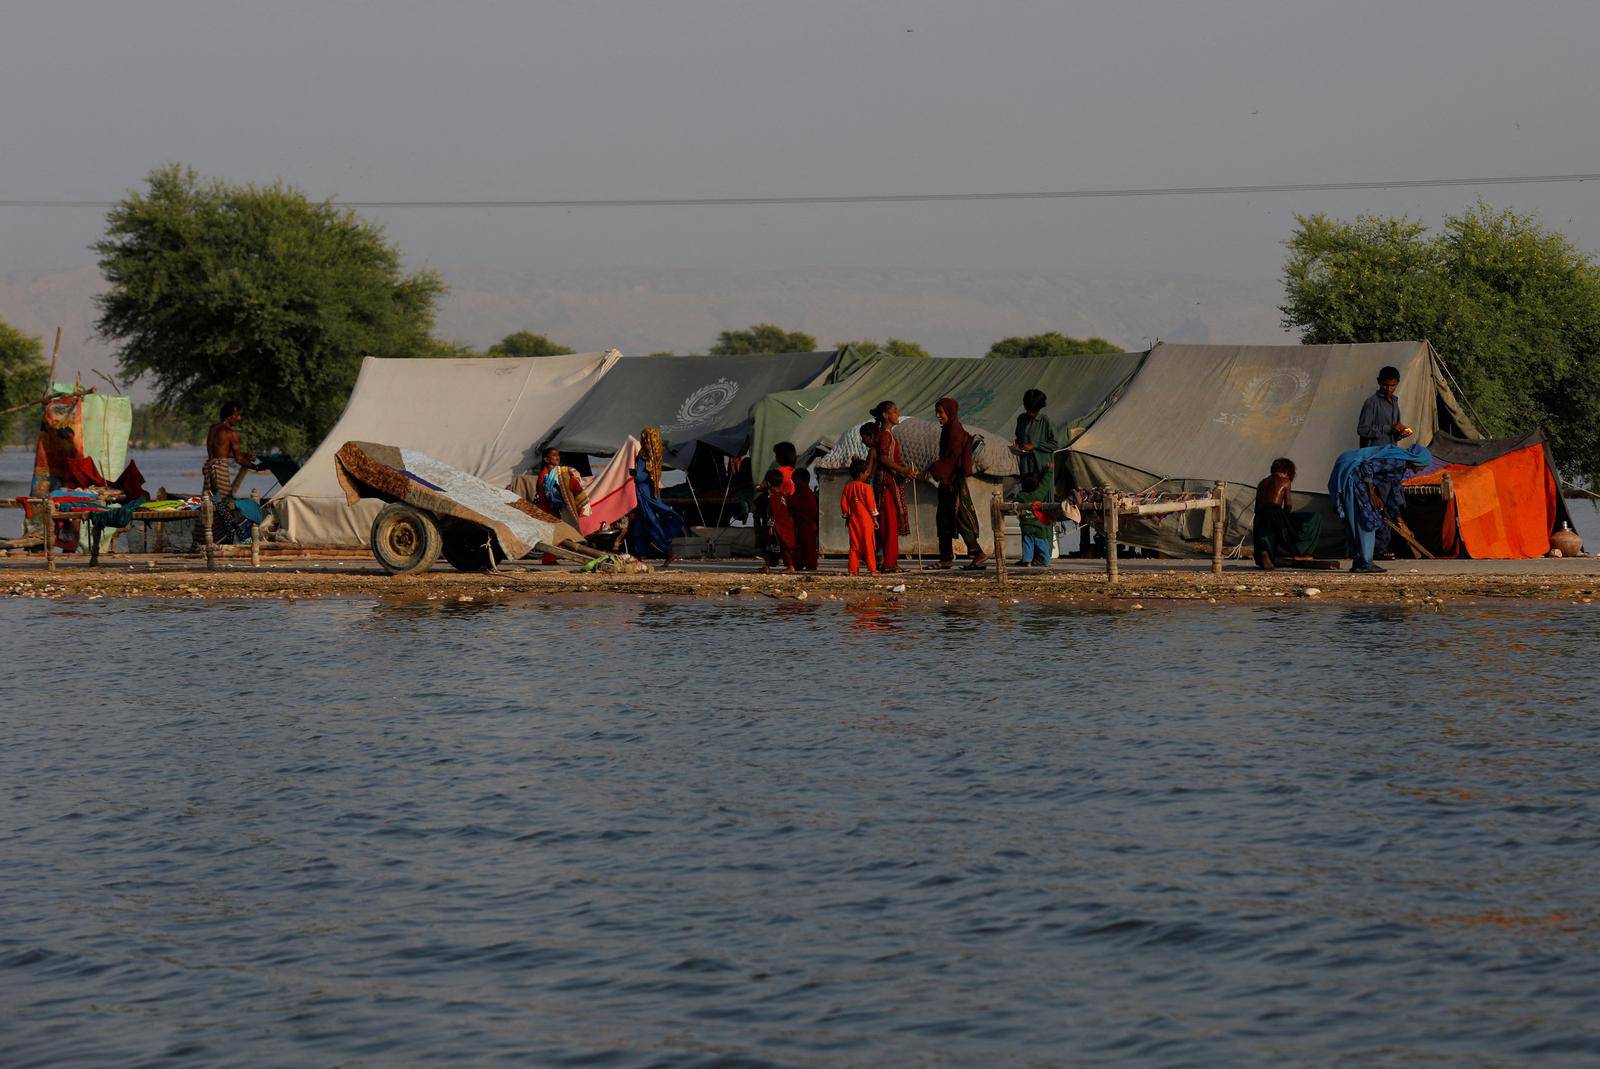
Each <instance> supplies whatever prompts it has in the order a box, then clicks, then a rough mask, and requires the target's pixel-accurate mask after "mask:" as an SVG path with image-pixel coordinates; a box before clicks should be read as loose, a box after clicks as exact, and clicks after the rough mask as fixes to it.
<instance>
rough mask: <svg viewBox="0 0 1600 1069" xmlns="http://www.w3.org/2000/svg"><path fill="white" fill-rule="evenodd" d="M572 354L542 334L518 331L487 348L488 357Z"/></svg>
mask: <svg viewBox="0 0 1600 1069" xmlns="http://www.w3.org/2000/svg"><path fill="white" fill-rule="evenodd" d="M571 353H572V350H571V349H568V348H567V347H566V346H565V345H557V344H556V343H555V342H553V341H551V340H550V339H549V338H547V337H545V336H544V335H543V334H535V333H533V332H532V331H531V330H519V331H517V332H516V333H515V334H507V335H506V336H505V337H503V338H501V339H500V340H499V341H497V342H495V343H494V344H493V345H491V346H489V355H490V356H568V355H570V354H571Z"/></svg>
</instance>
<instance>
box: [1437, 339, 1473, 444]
mask: <svg viewBox="0 0 1600 1069" xmlns="http://www.w3.org/2000/svg"><path fill="white" fill-rule="evenodd" d="M1428 349H1429V350H1430V351H1431V352H1432V353H1433V358H1434V359H1435V360H1437V361H1438V362H1439V370H1440V371H1443V372H1444V378H1445V381H1446V382H1447V383H1449V384H1450V388H1451V389H1452V390H1454V391H1455V395H1456V396H1457V397H1458V398H1460V399H1461V407H1462V408H1465V409H1466V410H1467V415H1469V416H1471V417H1472V419H1473V421H1474V422H1475V423H1477V425H1478V433H1479V434H1482V433H1484V423H1483V417H1482V416H1480V415H1478V410H1477V409H1475V408H1473V407H1472V399H1471V398H1470V397H1468V396H1467V391H1466V390H1465V389H1464V388H1463V387H1462V385H1461V382H1460V381H1459V380H1458V379H1457V378H1456V376H1455V373H1454V372H1453V371H1451V370H1450V365H1449V364H1447V363H1445V360H1444V357H1443V356H1442V355H1440V353H1439V350H1437V349H1435V348H1434V347H1433V346H1432V345H1429V346H1428Z"/></svg>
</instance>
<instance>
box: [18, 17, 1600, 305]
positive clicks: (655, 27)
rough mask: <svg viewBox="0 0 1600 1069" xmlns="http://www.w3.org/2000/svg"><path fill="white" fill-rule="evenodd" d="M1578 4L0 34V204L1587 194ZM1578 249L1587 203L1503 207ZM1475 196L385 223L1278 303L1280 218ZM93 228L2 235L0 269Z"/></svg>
mask: <svg viewBox="0 0 1600 1069" xmlns="http://www.w3.org/2000/svg"><path fill="white" fill-rule="evenodd" d="M1597 42H1600V4H1597V3H1595V2H1594V0H1550V2H1543V3H1541V2H1537V0H1531V2H1527V0H1525V2H1520V3H1509V2H1506V0H1497V2H1472V0H1414V2H1406V0H1385V2H1366V0H1344V2H1341V3H1328V2H1318V3H1295V2H1286V0H1238V2H1232V3H1226V2H1218V3H1205V2H1200V0H1178V2H1149V3H1139V2H1135V0H1125V2H1111V0H1106V2H1101V3H1093V4H1068V3H1042V2H1041V3H1006V2H1003V0H987V2H982V3H979V2H974V0H966V2H963V3H947V2H930V3H894V2H884V0H873V2H871V3H862V2H859V0H857V2H854V3H845V2H837V0H803V2H794V0H787V2H773V3H766V2H756V0H743V2H726V3H723V2H710V0H677V2H673V0H654V2H647V3H620V2H607V0H581V2H570V3H569V2H552V3H531V2H530V3H483V2H471V0H456V2H452V3H443V2H433V3H418V2H382V3H379V2H365V3H336V2H319V3H305V4H302V3H286V2H282V0H271V2H265V0H251V2H249V3H235V2H227V0H210V2H206V3H198V2H197V3H182V2H150V0H140V2H137V3H133V2H116V3H88V2H73V0H52V2H50V3H32V4H23V3H10V4H7V5H6V10H5V12H4V15H3V17H0V145H3V146H4V148H3V151H0V198H9V197H71V198H93V199H112V198H115V197H117V196H120V195H121V194H122V193H123V192H125V191H126V190H128V189H129V188H130V187H133V186H135V185H137V184H138V183H139V182H140V181H141V179H142V178H143V176H144V174H145V173H146V172H147V171H148V170H149V169H150V168H152V167H154V166H156V165H158V164H160V163H162V162H163V161H168V160H178V161H182V162H185V163H188V164H191V165H193V166H194V167H196V168H197V169H199V170H200V171H201V172H202V173H205V174H210V175H219V176H222V177H226V178H228V179H232V180H247V179H248V180H257V181H270V180H271V179H273V178H276V177H279V176H281V177H283V178H285V179H287V180H288V181H290V182H292V183H294V184H296V185H298V186H300V187H302V188H304V189H305V190H307V191H308V192H310V193H312V194H314V195H318V196H323V195H330V194H331V195H336V196H339V197H344V198H348V199H355V200H364V199H395V198H406V199H412V198H455V199H462V198H483V197H488V198H552V197H556V198H559V197H639V196H643V197H661V196H704V195H777V194H803V193H859V192H867V193H906V192H923V191H931V192H945V191H966V190H977V191H996V190H1038V189H1071V188H1081V187H1091V186H1094V187H1100V186H1130V185H1131V186H1164V185H1224V184H1243V183H1261V182H1307V181H1324V180H1346V179H1348V180H1363V179H1383V178H1433V177H1454V176H1470V175H1509V174H1535V173H1541V174H1542V173H1566V172H1600V63H1597V62H1596V60H1597V54H1600V43H1597ZM1483 192H1484V196H1485V197H1486V198H1488V199H1490V200H1491V201H1492V202H1493V203H1496V204H1509V205H1512V206H1516V207H1519V208H1525V209H1538V210H1539V211H1540V212H1542V213H1543V215H1544V218H1545V220H1546V221H1547V222H1548V223H1550V224H1552V225H1554V226H1557V227H1559V228H1561V229H1563V230H1565V231H1566V232H1567V233H1568V234H1570V235H1571V236H1572V237H1573V238H1574V239H1576V240H1577V241H1579V242H1580V244H1583V245H1584V246H1586V247H1588V248H1591V249H1595V248H1600V211H1597V210H1596V209H1597V208H1600V183H1590V184H1584V185H1571V186H1521V187H1501V188H1493V189H1488V190H1485V191H1483ZM1475 195H1476V194H1475V192H1474V191H1473V190H1465V189H1453V190H1443V191H1426V192H1366V193H1338V194H1330V193H1304V194H1293V195H1289V194H1261V195H1250V196H1231V197H1206V198H1176V199H1170V200H1155V199H1146V198H1139V199H1134V200H1126V201H1110V200H1087V201H1085V200H1076V201H1024V202H1008V203H983V204H921V205H892V206H889V205H866V206H850V207H838V206H806V207H755V208H747V207H724V208H707V207H675V208H652V209H635V208H617V209H604V210H600V209H575V210H567V209H520V210H484V209H470V210H462V209H453V210H428V211H422V210H391V211H387V212H383V213H374V214H378V215H380V216H381V218H382V219H383V221H384V222H385V224H386V225H387V226H388V228H389V232H390V234H391V236H392V237H393V238H394V239H395V240H396V241H397V242H399V243H400V244H401V246H402V247H403V248H404V249H405V251H406V253H407V255H408V257H409V258H410V259H411V260H412V261H413V262H417V263H422V262H427V263H431V264H433V265H436V266H440V267H444V268H447V269H448V268H450V267H454V266H484V267H499V268H530V269H552V268H562V267H596V266H624V265H639V266H674V265H684V266H699V267H734V268H740V269H750V268H761V267H787V266H846V265H848V266H929V267H950V268H962V267H966V268H999V267H1034V268H1058V269H1089V270H1114V269H1132V270H1139V271H1158V270H1172V271H1216V272H1227V273H1252V274H1256V273H1260V274H1271V273H1275V272H1276V270H1277V268H1278V265H1279V262H1280V260H1281V249H1280V248H1279V245H1278V243H1279V242H1280V241H1281V240H1282V239H1283V237H1284V236H1285V235H1286V233H1287V232H1288V229H1289V227H1290V226H1291V222H1292V219H1291V217H1292V214H1293V213H1294V212H1296V211H1315V210H1324V211H1328V212H1332V213H1335V214H1340V215H1353V214H1355V213H1356V212H1358V211H1363V210H1372V211H1385V212H1401V211H1407V212H1411V213H1413V214H1417V215H1421V216H1422V217H1424V218H1427V219H1429V220H1435V219H1437V218H1438V217H1439V216H1440V215H1442V214H1443V213H1444V212H1447V211H1450V210H1454V209H1456V208H1459V207H1461V206H1463V205H1465V204H1469V203H1470V202H1471V201H1472V199H1473V198H1474V196H1475ZM100 229H101V213H99V212H96V211H92V210H89V211H85V210H77V211H64V210H49V211H46V210H38V209H21V208H0V270H5V271H14V270H45V269H51V268H57V267H67V266H76V265H81V264H84V263H86V262H89V260H90V259H91V254H90V253H89V252H88V250H87V248H86V246H87V245H88V244H89V243H90V242H91V241H93V240H94V239H95V238H96V237H97V236H98V235H99V233H100Z"/></svg>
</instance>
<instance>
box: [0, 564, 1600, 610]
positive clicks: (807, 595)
mask: <svg viewBox="0 0 1600 1069" xmlns="http://www.w3.org/2000/svg"><path fill="white" fill-rule="evenodd" d="M1388 567H1389V569H1390V570H1389V572H1388V573H1387V574H1385V575H1351V574H1350V573H1349V572H1347V571H1338V572H1332V571H1315V572H1314V571H1288V570H1279V571H1275V572H1261V571H1258V570H1256V569H1255V568H1254V567H1253V566H1251V565H1248V564H1240V563H1231V562H1230V563H1229V565H1228V566H1227V567H1226V568H1225V569H1224V571H1223V574H1222V575H1221V576H1216V575H1213V574H1212V573H1211V571H1210V567H1209V564H1208V562H1201V561H1160V560H1148V561H1147V560H1130V561H1125V562H1124V563H1123V567H1122V577H1121V580H1120V582H1118V583H1117V584H1116V585H1115V586H1113V585H1111V584H1110V583H1108V582H1107V580H1106V574H1105V567H1104V564H1103V563H1100V562H1091V561H1072V562H1065V561H1063V562H1058V563H1057V564H1056V565H1054V566H1053V567H1051V568H1050V569H1049V570H1048V571H1043V570H1039V569H1020V570H1019V569H1017V568H1014V567H1013V568H1009V569H1008V570H1007V578H1006V579H1005V581H1003V582H1002V581H1001V580H1000V579H999V578H998V577H997V576H996V574H995V570H994V568H993V567H992V566H991V567H990V568H989V570H988V571H986V572H982V573H967V572H961V571H955V572H928V571H908V572H904V573H901V574H897V575H892V576H890V575H884V576H868V575H862V576H859V577H854V576H850V575H847V574H845V573H844V571H843V568H842V565H841V564H839V563H836V562H825V563H824V565H823V570H822V571H821V572H818V573H814V574H807V575H782V574H774V575H763V574H761V573H760V572H759V571H757V569H756V566H755V565H754V564H751V563H748V562H744V561H727V560H719V561H691V562H685V563H683V564H680V565H675V566H674V567H673V568H671V569H668V570H666V571H657V572H653V573H651V574H648V575H597V574H584V573H582V572H579V571H577V570H575V569H572V568H569V567H530V566H524V565H513V566H511V567H507V568H503V569H502V570H501V571H499V572H497V573H492V574H478V575H473V574H464V573H461V572H456V571H452V570H450V569H448V568H438V569H435V570H434V571H432V572H429V573H426V574H424V575H417V576H390V575H386V574H384V573H383V572H382V571H381V570H380V569H379V568H378V567H377V565H376V564H374V563H373V562H372V561H371V559H370V558H366V559H353V558H352V559H344V558H324V559H316V560H308V559H290V560H272V561H263V563H262V566H261V567H260V568H259V569H255V568H251V566H250V564H249V562H248V561H247V560H223V561H219V562H218V570H217V571H215V572H206V571H205V570H204V568H203V565H201V564H200V562H198V561H197V560H195V559H194V558H192V557H162V558H155V559H152V558H149V557H144V556H140V557H112V558H107V559H106V560H105V561H103V562H102V564H101V566H100V567H98V568H89V567H88V566H87V564H86V563H85V562H84V561H83V560H82V559H81V558H78V559H74V558H67V559H65V560H63V561H60V562H59V563H58V565H57V570H56V571H55V572H54V573H49V572H46V570H45V568H44V562H43V561H42V560H39V559H37V558H32V559H28V558H19V557H15V556H12V557H6V558H0V596H8V597H31V598H62V597H65V598H79V599H99V598H314V597H381V598H385V599H397V600H455V601H485V600H496V599H510V598H520V597H525V596H529V595H558V594H575V593H581V594H601V593H612V594H620V595H627V596H643V595H661V596H680V597H695V598H721V599H732V598H761V597H766V598H775V599H797V600H806V599H811V598H817V599H822V600H839V599H855V598H860V597H866V596H887V597H899V598H904V599H907V600H914V601H935V602H946V601H958V600H959V601H974V602H978V601H986V600H988V601H992V600H996V599H1005V600H1007V601H1010V600H1012V599H1015V600H1017V601H1041V602H1065V603H1073V602H1109V603H1114V604H1118V605H1132V604H1142V603H1143V602H1146V601H1161V600H1198V601H1201V602H1211V601H1257V600H1261V599H1269V598H1276V597H1289V598H1303V599H1304V598H1310V599H1318V600H1323V601H1332V602H1349V601H1359V602H1387V603H1393V604H1417V603H1429V602H1437V601H1439V600H1441V599H1446V600H1461V599H1483V598H1535V599H1548V600H1555V601H1565V602H1576V603H1583V604H1587V603H1591V601H1592V599H1593V598H1595V597H1596V596H1600V595H1597V592H1600V558H1594V557H1589V558H1581V559H1575V560H1535V561H1397V562H1391V563H1390V564H1389V565H1388ZM1313 591H1314V592H1315V593H1312V592H1313Z"/></svg>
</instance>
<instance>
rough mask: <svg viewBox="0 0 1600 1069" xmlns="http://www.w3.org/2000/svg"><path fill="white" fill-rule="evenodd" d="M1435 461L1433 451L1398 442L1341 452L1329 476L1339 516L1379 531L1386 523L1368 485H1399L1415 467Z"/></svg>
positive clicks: (1363, 527) (1329, 485)
mask: <svg viewBox="0 0 1600 1069" xmlns="http://www.w3.org/2000/svg"><path fill="white" fill-rule="evenodd" d="M1432 463H1433V454H1432V453H1430V452H1428V451H1427V450H1426V449H1424V448H1423V447H1422V446H1420V445H1413V446H1408V447H1406V448H1404V449H1402V448H1401V447H1400V446H1397V445H1374V446H1368V447H1367V448H1365V449H1350V450H1346V451H1345V452H1343V453H1340V454H1339V457H1338V459H1337V460H1335V461H1334V462H1333V473H1332V474H1331V475H1329V476H1328V496H1329V497H1331V498H1333V504H1334V507H1335V508H1336V509H1338V511H1339V518H1340V519H1341V520H1344V521H1345V523H1346V524H1347V525H1348V524H1349V523H1350V522H1351V520H1352V519H1354V520H1355V521H1356V523H1357V525H1358V526H1359V527H1360V529H1361V530H1364V531H1376V530H1377V529H1378V528H1380V527H1382V526H1383V517H1382V516H1381V515H1379V513H1378V511H1377V508H1376V507H1375V506H1374V505H1373V504H1372V497H1371V495H1370V494H1368V493H1366V491H1365V487H1366V486H1367V485H1369V484H1370V485H1372V486H1373V487H1376V488H1378V489H1380V490H1381V489H1382V488H1383V487H1384V486H1385V485H1392V486H1398V485H1399V484H1400V483H1402V482H1404V481H1405V479H1406V478H1407V472H1409V471H1410V470H1411V469H1414V468H1426V467H1427V466H1428V465H1430V464H1432Z"/></svg>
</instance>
